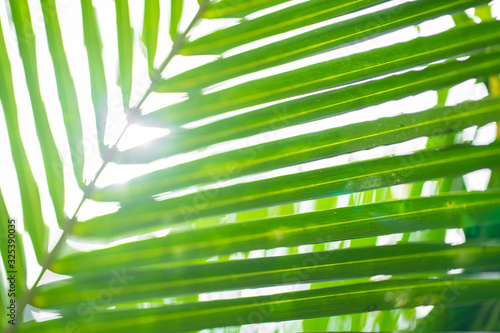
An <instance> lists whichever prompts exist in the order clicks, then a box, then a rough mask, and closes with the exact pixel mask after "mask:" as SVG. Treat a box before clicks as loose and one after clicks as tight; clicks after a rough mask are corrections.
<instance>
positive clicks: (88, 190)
mask: <svg viewBox="0 0 500 333" xmlns="http://www.w3.org/2000/svg"><path fill="white" fill-rule="evenodd" d="M209 2H210V0H204V1H202V2H201V4H200V8H199V9H198V12H197V13H196V15H195V16H194V17H193V19H192V20H191V23H190V24H189V26H188V27H187V28H186V30H185V31H184V32H183V33H181V34H179V35H178V36H177V38H176V39H175V41H174V44H173V45H172V49H171V51H170V53H169V54H168V56H167V57H166V58H165V60H164V61H163V62H162V63H161V65H160V66H159V67H158V68H157V69H155V71H154V74H153V77H152V79H151V84H150V86H149V88H148V90H147V91H146V92H145V93H144V95H143V96H142V98H141V99H140V101H139V102H138V103H137V105H136V106H135V107H133V108H132V110H136V111H137V112H139V110H140V108H141V106H142V104H143V103H144V102H145V101H146V99H147V98H148V96H149V95H150V94H151V93H152V92H153V91H154V89H155V88H156V86H157V85H158V83H159V82H160V80H161V73H162V72H163V71H164V70H165V68H166V67H167V65H168V64H169V63H170V61H171V60H172V59H173V58H174V56H175V55H177V54H178V53H179V51H180V50H181V48H182V46H183V45H184V42H185V39H186V37H187V35H188V34H189V32H190V31H191V30H192V29H193V27H194V26H195V25H196V23H197V22H198V21H199V20H200V19H201V17H202V16H203V13H204V11H205V10H206V9H207V8H208V4H209ZM134 121H135V118H134V117H132V118H129V119H128V122H127V124H126V125H125V127H124V129H123V131H122V133H121V134H120V136H119V137H118V139H117V140H116V143H115V144H114V145H113V146H112V147H110V148H109V149H108V151H107V152H106V154H105V156H103V161H102V164H101V166H100V168H99V170H98V171H97V172H96V174H95V176H94V179H93V180H92V181H91V182H90V183H89V184H88V185H87V186H86V187H85V190H84V193H83V196H82V199H81V200H80V203H79V204H78V207H77V208H76V210H75V212H74V213H73V216H72V217H71V218H69V219H68V220H67V221H66V222H65V223H64V225H63V233H62V235H61V237H60V238H59V240H58V241H57V243H56V245H55V246H54V248H53V249H52V251H50V252H49V253H48V255H47V256H46V257H45V259H44V260H43V264H42V270H41V272H40V274H39V275H38V277H37V279H36V281H35V283H34V284H33V286H32V287H31V288H30V289H29V290H28V291H27V292H26V293H25V294H24V295H23V297H22V298H21V300H20V302H19V307H18V313H20V314H21V315H22V314H23V312H24V309H25V308H26V305H28V303H29V302H30V301H31V300H32V298H33V296H34V295H35V293H36V288H37V287H38V284H39V283H40V281H41V280H42V278H43V276H44V274H45V272H46V271H47V269H48V268H49V267H50V266H51V265H52V263H53V261H54V260H55V259H56V257H57V255H58V253H59V250H60V249H61V248H62V246H63V245H64V244H65V243H66V240H67V239H68V236H69V235H70V234H71V230H72V228H73V226H74V225H75V223H76V220H77V219H76V217H77V214H78V212H79V211H80V209H81V208H82V206H83V204H84V203H85V201H86V200H87V199H88V198H89V197H90V195H91V194H92V191H93V190H94V188H95V183H96V181H97V179H98V178H99V176H100V175H101V174H102V172H103V171H104V169H105V168H106V166H107V165H108V164H109V162H111V161H112V160H113V157H114V155H115V154H116V152H117V151H118V148H117V147H118V144H119V143H120V140H121V139H122V137H123V135H124V134H125V132H126V131H127V129H128V128H129V126H130V125H131V124H132V123H133V122H134ZM15 330H16V326H14V325H10V326H8V327H7V328H6V330H5V331H4V333H11V332H14V331H15Z"/></svg>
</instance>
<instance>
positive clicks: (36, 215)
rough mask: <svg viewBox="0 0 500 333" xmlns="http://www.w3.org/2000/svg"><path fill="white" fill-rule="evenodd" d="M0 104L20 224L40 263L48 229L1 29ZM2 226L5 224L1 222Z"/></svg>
mask: <svg viewBox="0 0 500 333" xmlns="http://www.w3.org/2000/svg"><path fill="white" fill-rule="evenodd" d="M0 100H1V102H2V106H3V114H4V117H5V122H6V123H7V132H8V135H9V141H10V149H11V152H12V159H13V161H14V165H15V167H16V173H17V179H18V184H19V190H20V192H21V200H22V210H23V221H24V226H25V228H26V231H27V232H28V233H29V234H30V238H31V240H32V242H33V246H34V249H35V254H36V256H37V260H38V262H39V263H41V262H42V261H43V259H44V258H45V256H46V254H47V248H48V240H49V239H48V236H49V235H48V227H47V225H45V223H44V222H43V215H42V205H41V201H40V192H39V189H38V185H37V183H36V181H35V177H34V176H33V172H32V170H31V166H30V164H29V161H28V157H27V155H26V150H25V148H24V145H23V141H22V139H21V133H20V128H19V126H20V124H19V119H18V114H17V105H16V100H15V95H14V86H13V82H12V69H11V66H10V61H9V56H8V54H7V49H6V47H5V40H4V35H3V30H2V28H1V27H0ZM3 223H5V221H3Z"/></svg>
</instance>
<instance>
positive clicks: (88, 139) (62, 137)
mask: <svg viewBox="0 0 500 333" xmlns="http://www.w3.org/2000/svg"><path fill="white" fill-rule="evenodd" d="M185 1H186V8H188V10H187V11H186V13H185V15H184V16H183V18H182V22H181V26H183V27H186V26H187V24H188V23H189V21H190V18H191V17H192V16H193V15H194V13H195V11H196V9H197V4H196V0H185ZM303 1H305V0H294V1H291V2H289V3H287V4H285V5H290V4H294V3H297V2H303ZM408 1H409V0H394V1H390V2H388V3H386V4H383V5H380V6H375V7H373V8H371V9H368V10H364V11H362V12H361V14H368V13H370V12H374V11H377V10H380V9H385V8H387V7H388V6H394V5H397V4H400V3H404V2H408ZM56 2H57V5H58V7H57V9H58V14H59V20H60V24H61V27H62V33H63V41H64V43H65V49H66V52H67V56H68V60H69V66H70V70H71V73H72V76H73V79H74V81H75V84H76V89H77V94H78V103H79V106H80V108H81V110H84V112H82V122H83V126H84V129H85V138H84V142H85V148H86V151H85V154H86V165H85V177H86V179H87V181H89V180H90V179H91V178H92V176H93V175H94V174H95V172H96V170H97V169H98V168H99V166H100V164H101V160H100V158H99V157H98V148H97V141H96V129H95V120H94V118H93V112H88V111H87V110H93V106H92V103H91V95H90V79H89V72H88V67H87V58H86V51H85V47H84V44H83V33H82V19H81V10H80V2H79V1H78V0H57V1H56ZM129 3H130V14H131V21H132V26H133V28H134V33H135V35H136V37H137V38H136V40H139V39H140V36H141V32H142V19H143V10H144V8H143V1H139V0H131V1H129ZM160 3H161V20H160V22H161V25H160V36H159V40H160V41H161V42H160V43H159V44H158V53H157V57H156V61H155V63H156V64H157V65H158V64H159V63H161V62H162V60H163V59H164V58H165V57H166V55H167V54H168V52H169V49H170V47H171V41H170V38H169V35H168V20H169V19H168V10H169V8H168V6H169V5H168V3H169V2H168V1H161V2H160ZM29 5H30V10H31V15H32V21H33V25H34V31H35V34H36V43H37V56H38V58H37V59H38V69H39V76H40V79H41V85H40V86H41V89H42V96H43V99H44V101H45V104H46V107H47V112H48V116H49V121H50V125H51V128H52V130H53V133H54V136H55V138H56V143H57V145H58V148H59V149H60V152H61V156H62V157H63V159H64V161H65V164H66V165H67V167H66V168H65V185H66V201H67V205H66V212H67V213H68V214H70V215H72V212H73V211H74V209H75V208H76V205H77V204H78V203H79V201H80V198H81V195H82V194H81V191H80V190H79V189H78V187H77V185H76V182H75V180H74V176H73V173H72V171H71V166H70V162H69V161H70V158H69V148H68V143H67V138H66V134H65V133H64V131H63V129H64V123H63V119H62V113H61V107H60V105H59V102H58V96H57V88H56V84H55V79H54V72H53V67H52V62H51V59H50V55H49V52H48V47H47V41H46V37H45V30H44V24H43V16H42V11H41V8H40V4H39V1H38V0H29ZM94 5H95V7H96V9H97V15H98V20H99V26H100V28H101V31H102V39H103V45H104V48H103V58H104V63H105V70H106V73H105V74H106V78H107V89H108V94H109V96H108V99H109V120H108V129H107V130H108V132H107V134H106V141H107V142H108V143H113V142H114V141H115V140H116V138H117V136H118V135H119V134H120V133H121V130H122V128H123V126H124V124H125V117H124V115H123V106H122V104H121V103H122V102H121V95H120V91H119V88H118V86H117V84H116V77H117V59H118V49H117V38H116V19H115V11H114V3H113V1H112V0H99V1H94ZM492 9H493V14H494V16H495V17H497V19H498V17H499V13H500V0H495V1H493V2H492ZM265 13H266V12H260V13H257V14H252V15H251V16H249V17H248V18H249V19H251V18H253V17H257V16H259V15H264V14H265ZM468 14H469V15H470V16H471V17H473V11H468ZM357 15H359V13H358V14H357ZM352 16H353V15H346V16H345V17H341V18H338V19H333V20H329V21H326V22H322V23H319V24H316V25H314V26H310V27H306V28H303V29H298V30H297V31H294V32H291V33H286V34H281V35H279V36H277V37H272V38H268V39H266V40H263V41H258V42H255V43H252V44H249V45H246V46H242V47H238V48H236V49H233V50H230V51H228V52H227V53H226V54H224V55H223V56H224V57H229V56H231V55H234V54H237V53H240V52H243V51H245V50H246V49H249V48H252V47H256V46H259V45H264V44H266V43H270V42H272V41H275V40H279V39H283V38H287V37H290V36H292V35H294V34H297V33H301V32H304V31H307V30H311V29H314V28H317V27H319V26H324V25H327V24H331V23H333V22H336V21H341V20H345V19H349V18H351V17H352ZM0 18H1V23H2V28H3V31H4V34H5V35H6V44H7V49H8V52H9V55H10V59H11V62H12V67H13V72H14V73H15V75H14V84H15V92H16V97H17V102H18V113H19V119H20V123H21V125H22V126H21V134H22V138H23V141H24V143H25V147H26V150H27V153H28V157H29V160H30V163H31V165H34V166H36V167H34V168H33V172H34V175H35V178H36V180H37V182H38V184H39V187H40V190H41V194H42V204H43V214H44V218H45V222H46V224H47V225H49V227H51V230H52V233H51V239H50V244H51V246H53V245H54V244H55V242H56V241H57V239H58V237H59V235H60V231H59V229H58V227H57V223H56V221H55V214H54V211H53V207H52V204H51V202H50V197H49V194H48V188H47V184H46V180H45V176H44V169H43V163H42V158H41V153H40V147H39V145H38V142H37V139H36V137H35V126H34V121H33V115H32V110H31V104H30V100H29V95H28V91H27V88H26V85H25V80H24V72H23V67H22V63H21V59H20V57H19V53H18V49H17V42H16V37H15V31H14V27H13V25H12V24H11V23H10V22H9V18H8V14H7V9H6V0H0ZM475 19H476V20H478V18H475ZM235 22H236V21H235V20H219V21H218V22H203V23H202V24H201V25H200V26H199V27H198V29H195V30H194V31H193V33H192V35H193V36H198V35H200V34H205V33H207V32H209V31H211V30H215V29H217V28H219V27H222V26H228V25H231V24H234V23H235ZM453 26H454V23H453V20H452V19H451V17H450V16H443V17H441V18H438V19H436V20H433V21H429V22H426V23H424V24H421V25H420V27H419V28H420V29H417V28H416V27H411V28H406V29H402V30H399V31H396V32H394V33H390V34H387V35H384V36H381V37H379V38H376V39H373V40H369V41H366V42H363V43H360V44H356V45H353V46H350V47H346V48H342V49H338V50H335V51H331V52H327V53H324V54H321V55H317V56H313V57H310V58H307V59H303V60H299V61H296V62H293V63H291V64H287V65H283V66H279V67H276V68H272V69H269V70H264V71H260V72H257V73H253V74H249V75H245V76H243V77H240V78H236V79H234V80H229V81H226V82H223V83H222V84H218V85H216V86H214V87H210V88H208V89H206V91H205V93H210V92H213V91H217V90H221V89H224V88H227V87H229V86H232V85H236V84H239V83H241V82H245V81H248V80H255V79H258V78H260V77H264V76H268V75H272V74H276V73H279V72H283V71H288V70H290V69H293V68H297V67H301V66H305V65H308V64H311V63H314V62H320V61H324V60H328V59H333V58H338V57H344V56H348V55H350V54H354V53H359V52H364V51H367V50H369V49H372V48H377V47H382V46H385V45H390V44H394V43H397V42H402V41H407V40H410V39H414V38H416V37H418V36H429V35H433V34H437V33H440V32H442V31H445V30H448V29H450V28H452V27H453ZM213 59H215V57H213V56H198V57H189V58H186V57H181V56H177V57H176V58H174V60H173V61H172V63H171V65H170V66H169V67H168V68H167V70H166V71H165V72H164V75H165V76H170V75H173V74H175V73H178V72H182V71H184V70H186V69H188V68H192V67H195V66H199V65H200V64H203V63H206V62H209V61H212V60H213ZM133 74H134V76H133V81H134V82H133V87H134V90H133V96H134V97H135V101H136V100H137V99H138V97H139V96H141V94H142V93H143V92H144V91H145V90H146V89H147V87H148V86H149V78H148V76H147V63H146V58H145V56H144V54H143V50H142V46H141V45H140V44H139V43H136V45H135V49H134V73H133ZM485 95H486V88H485V86H484V85H483V84H476V83H475V80H469V81H466V82H464V83H462V84H460V85H458V86H456V87H455V88H453V89H452V90H451V92H450V94H449V97H448V100H447V103H446V104H447V105H455V104H458V103H460V102H463V101H465V100H468V99H471V100H477V99H481V98H483V97H485ZM184 98H185V95H184V94H152V96H151V97H150V98H149V99H148V101H147V102H146V103H145V105H144V111H145V112H152V111H154V110H156V109H158V108H160V107H163V106H165V105H168V104H173V103H175V102H177V101H179V100H182V99H184ZM135 101H134V100H133V101H132V104H134V102H135ZM436 103H437V94H436V92H435V91H429V92H426V93H423V94H420V95H418V96H414V97H410V98H407V99H404V100H401V101H393V102H389V103H384V104H383V105H379V106H372V107H368V108H366V109H362V110H359V111H356V112H352V113H349V114H346V115H341V116H337V117H333V118H329V119H325V120H321V121H316V122H313V123H309V124H304V125H300V126H295V127H293V128H289V129H283V130H279V131H275V132H273V133H272V135H267V136H266V137H265V138H264V137H262V136H256V137H252V138H247V139H244V140H238V141H235V142H231V143H226V144H221V145H216V146H214V147H211V148H209V149H207V150H205V151H203V152H198V153H194V154H188V155H187V156H180V157H178V156H174V157H171V158H167V159H165V160H161V161H157V162H154V163H151V164H150V165H147V166H142V165H141V166H118V165H110V166H109V167H108V168H107V169H106V170H105V172H104V173H103V175H102V178H101V179H100V180H99V182H98V185H100V186H105V185H107V184H110V183H114V182H122V181H125V180H127V179H129V178H131V177H133V176H134V175H138V174H142V173H145V172H149V171H151V170H155V169H159V168H164V167H166V166H168V165H173V164H177V163H180V162H183V161H185V160H186V159H196V158H199V157H200V156H206V155H208V154H213V153H215V152H220V151H223V150H228V149H234V147H242V146H248V145H254V144H258V143H262V142H265V141H269V140H276V139H279V138H284V137H289V136H293V135H297V134H302V133H306V132H313V131H319V130H322V129H326V128H332V127H339V126H343V125H346V124H350V123H353V122H357V121H358V119H363V120H373V119H378V118H381V117H392V116H395V115H398V114H401V113H403V112H405V113H412V112H420V111H423V110H426V109H428V108H430V107H432V106H434V105H435V104H436ZM0 108H1V105H0ZM249 110H250V109H247V110H241V111H237V113H241V112H248V111H249ZM233 114H234V113H233ZM226 116H227V115H224V116H222V117H226ZM220 118H221V117H218V118H216V119H220ZM216 119H208V120H203V121H202V122H198V123H193V124H189V125H188V126H187V127H194V126H200V125H202V124H203V123H207V122H211V121H214V120H216ZM166 133H168V130H159V129H155V130H151V129H144V128H139V127H133V128H131V130H130V131H129V133H128V134H127V135H126V136H125V137H124V138H123V141H122V142H121V144H120V146H119V148H120V149H122V150H124V149H127V148H130V147H132V146H134V145H137V144H138V143H140V142H147V141H149V140H150V139H152V138H154V137H157V136H160V135H165V134H166ZM494 136H495V126H494V125H493V124H490V125H487V126H484V127H483V128H480V129H476V128H475V127H474V128H470V129H468V130H466V131H465V133H464V138H463V139H464V140H473V139H474V138H475V139H474V143H475V144H487V143H489V142H491V141H492V140H493V138H494ZM425 144H426V138H420V139H416V140H411V141H410V142H407V143H403V144H397V145H391V146H388V147H379V148H376V149H373V150H370V151H363V152H358V153H354V154H349V155H343V156H339V157H336V158H333V159H326V160H324V161H318V162H313V163H307V164H305V165H302V166H296V167H290V168H285V169H283V170H282V171H280V172H282V173H293V172H297V171H305V170H311V169H316V168H321V167H325V166H329V165H335V164H343V163H346V162H349V161H353V160H361V159H368V158H374V157H380V156H386V155H388V154H402V153H407V152H409V151H415V150H418V149H422V148H424V147H425ZM0 160H1V161H2V163H1V172H0V186H1V188H2V192H3V194H4V197H5V199H6V203H7V205H8V208H9V211H10V214H12V216H14V217H17V218H18V219H19V220H22V210H21V205H20V202H21V200H20V195H19V188H18V186H17V179H16V173H15V168H14V166H13V163H12V160H11V153H10V147H9V143H8V137H7V131H6V124H5V120H4V118H3V116H1V117H0ZM270 175H271V174H269V173H268V174H264V175H259V176H257V177H258V178H266V177H269V176H270ZM272 175H276V173H273V174H272ZM252 179H256V177H255V176H252V177H243V178H240V179H238V180H236V181H230V182H228V183H227V184H223V185H228V184H231V183H234V182H241V181H248V180H252ZM465 179H466V183H467V187H468V189H469V190H481V189H484V188H485V187H486V184H487V181H488V179H489V170H481V171H477V172H475V173H472V174H469V175H467V176H466V177H465ZM435 185H436V184H434V183H433V182H427V183H426V184H425V186H424V192H425V193H424V195H431V194H433V193H435V187H436V186H435ZM393 192H394V195H396V196H398V195H399V196H400V197H405V195H406V192H407V191H406V190H405V187H404V185H402V186H399V187H395V188H394V189H393ZM113 207H115V205H111V208H110V205H109V204H102V203H93V202H89V203H87V204H86V205H85V206H84V207H83V209H82V211H81V214H80V215H79V217H80V220H82V219H85V218H88V217H91V216H93V215H95V214H103V213H105V212H107V211H109V209H116V208H113ZM24 237H25V242H26V243H27V244H30V242H29V239H28V238H29V237H28V235H24ZM450 237H451V238H450V239H449V242H456V241H457V240H458V241H459V240H460V239H461V236H456V237H452V236H450ZM457 237H458V238H457ZM447 241H448V239H447ZM389 242H391V241H390V240H389ZM385 243H387V239H385V240H384V239H381V244H385ZM27 255H28V259H29V264H28V266H29V267H30V268H31V270H32V271H31V272H30V274H29V279H28V282H29V283H33V282H34V278H33V277H34V276H36V273H37V271H38V269H39V266H38V265H37V263H36V261H35V260H34V253H33V251H32V250H31V249H30V250H29V251H28V252H27ZM37 267H38V268H37ZM203 297H205V298H206V297H208V296H202V298H203ZM209 298H210V299H213V297H212V296H210V297H209ZM215 298H217V297H215Z"/></svg>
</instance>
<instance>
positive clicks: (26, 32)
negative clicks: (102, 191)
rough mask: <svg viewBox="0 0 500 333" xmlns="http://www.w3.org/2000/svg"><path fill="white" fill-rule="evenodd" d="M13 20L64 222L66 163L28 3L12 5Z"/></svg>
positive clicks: (57, 206) (48, 172)
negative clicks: (50, 114)
mask: <svg viewBox="0 0 500 333" xmlns="http://www.w3.org/2000/svg"><path fill="white" fill-rule="evenodd" d="M10 6H11V10H12V17H13V20H14V25H15V27H16V33H17V38H18V41H20V42H19V43H18V45H19V53H20V55H21V59H22V61H23V65H24V73H25V77H26V84H27V86H28V90H29V94H30V100H31V105H32V108H33V116H34V119H35V126H36V131H37V137H38V141H39V142H40V147H41V151H42V158H43V163H44V166H45V175H46V177H47V184H48V186H49V191H50V195H51V197H52V202H53V204H54V208H55V211H56V216H57V221H58V222H59V224H60V225H62V223H63V222H64V218H65V214H64V177H63V164H62V161H61V157H60V156H59V151H58V150H57V146H56V144H55V141H54V137H53V136H52V131H51V129H50V125H49V121H48V118H47V111H46V109H45V103H44V101H43V99H42V95H41V92H40V81H39V78H38V66H37V60H36V54H37V52H36V46H35V35H34V33H33V29H32V23H31V17H30V13H29V9H28V3H27V1H25V0H20V1H11V2H10Z"/></svg>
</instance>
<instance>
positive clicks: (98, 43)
mask: <svg viewBox="0 0 500 333" xmlns="http://www.w3.org/2000/svg"><path fill="white" fill-rule="evenodd" d="M81 7H82V18H83V37H84V41H85V48H86V49H87V56H88V62H89V73H90V82H91V88H92V102H93V105H94V111H95V118H96V128H97V138H98V141H99V147H100V151H101V156H103V157H104V155H105V154H106V151H107V149H106V145H105V143H104V135H105V133H106V122H107V118H108V95H107V87H106V76H105V74H104V63H103V60H102V40H101V35H100V32H99V26H98V24H97V17H96V13H95V9H94V7H93V6H92V1H91V0H82V1H81Z"/></svg>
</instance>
